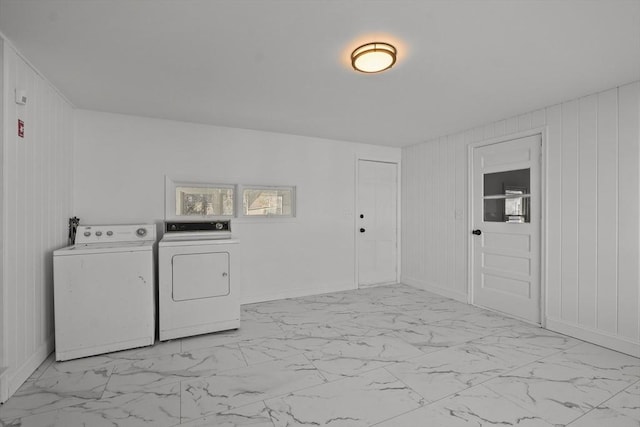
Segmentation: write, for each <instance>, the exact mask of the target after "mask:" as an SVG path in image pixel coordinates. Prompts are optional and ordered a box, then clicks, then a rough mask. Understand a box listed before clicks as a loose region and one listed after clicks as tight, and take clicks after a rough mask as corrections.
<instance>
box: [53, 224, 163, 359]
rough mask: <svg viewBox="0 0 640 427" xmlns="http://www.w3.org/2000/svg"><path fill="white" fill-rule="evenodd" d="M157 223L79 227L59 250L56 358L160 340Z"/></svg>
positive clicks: (55, 260) (56, 257) (55, 256)
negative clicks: (73, 241) (70, 243)
mask: <svg viewBox="0 0 640 427" xmlns="http://www.w3.org/2000/svg"><path fill="white" fill-rule="evenodd" d="M155 241H156V226H155V224H143V225H94V226H88V225H85V226H79V227H78V230H77V234H76V244H75V245H73V246H68V247H66V248H63V249H58V250H56V251H54V252H53V275H54V278H53V281H54V286H53V288H54V316H55V338H56V345H55V347H56V360H58V361H62V360H69V359H76V358H79V357H84V356H91V355H95V354H102V353H108V352H111V351H117V350H124V349H127V348H134V347H143V346H148V345H152V344H153V342H154V340H155V280H154V279H155V269H154V257H153V248H154V245H155Z"/></svg>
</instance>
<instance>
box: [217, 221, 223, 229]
mask: <svg viewBox="0 0 640 427" xmlns="http://www.w3.org/2000/svg"><path fill="white" fill-rule="evenodd" d="M223 228H224V225H223V224H222V223H221V222H216V230H222V229H223Z"/></svg>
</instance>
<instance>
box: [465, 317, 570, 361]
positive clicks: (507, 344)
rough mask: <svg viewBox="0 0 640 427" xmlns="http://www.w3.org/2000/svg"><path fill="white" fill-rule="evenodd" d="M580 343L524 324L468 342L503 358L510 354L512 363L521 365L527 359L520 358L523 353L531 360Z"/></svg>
mask: <svg viewBox="0 0 640 427" xmlns="http://www.w3.org/2000/svg"><path fill="white" fill-rule="evenodd" d="M581 343H582V341H580V340H577V339H575V338H571V337H568V336H566V335H561V334H557V333H555V332H552V331H548V330H546V329H542V328H538V327H535V326H530V325H524V326H518V327H512V328H505V329H501V330H499V331H498V332H496V333H494V334H492V335H489V336H485V337H482V338H479V339H477V340H473V341H471V342H470V343H469V344H470V345H474V346H476V347H477V348H479V349H483V350H485V351H487V352H489V353H493V354H495V355H496V356H498V355H502V357H504V358H505V360H506V359H507V358H509V356H511V357H512V358H513V359H514V362H513V363H516V364H517V363H520V364H521V365H523V364H525V363H527V361H526V360H527V359H524V360H523V359H522V355H523V354H524V355H527V356H529V357H528V359H529V361H533V360H531V359H532V358H533V359H534V360H535V359H537V358H538V359H539V358H542V357H545V356H549V355H552V354H554V353H558V352H560V351H562V350H566V349H569V348H571V347H574V346H576V345H579V344H581Z"/></svg>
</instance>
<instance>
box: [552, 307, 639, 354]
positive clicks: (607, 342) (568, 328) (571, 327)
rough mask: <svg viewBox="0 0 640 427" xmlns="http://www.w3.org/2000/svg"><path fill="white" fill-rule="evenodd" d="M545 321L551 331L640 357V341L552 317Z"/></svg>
mask: <svg viewBox="0 0 640 427" xmlns="http://www.w3.org/2000/svg"><path fill="white" fill-rule="evenodd" d="M546 321H547V323H546V328H547V329H549V330H551V331H554V332H559V333H561V334H565V335H569V336H572V337H574V338H578V339H581V340H583V341H588V342H590V343H593V344H597V345H600V346H602V347H607V348H610V349H612V350H616V351H619V352H621V353H625V354H628V355H630V356H634V357H640V342H637V341H632V340H630V339H628V338H624V337H619V336H616V335H612V334H609V333H607V332H603V331H599V330H597V329H593V328H589V327H586V326H582V325H577V324H575V323H569V322H566V321H564V320H561V319H556V318H553V317H547V318H546Z"/></svg>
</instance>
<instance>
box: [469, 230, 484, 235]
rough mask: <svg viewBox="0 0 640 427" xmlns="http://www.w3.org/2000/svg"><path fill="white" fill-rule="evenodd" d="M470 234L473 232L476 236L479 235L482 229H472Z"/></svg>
mask: <svg viewBox="0 0 640 427" xmlns="http://www.w3.org/2000/svg"><path fill="white" fill-rule="evenodd" d="M471 234H475V235H476V236H479V235H481V234H482V231H481V230H473V231H472V232H471Z"/></svg>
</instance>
